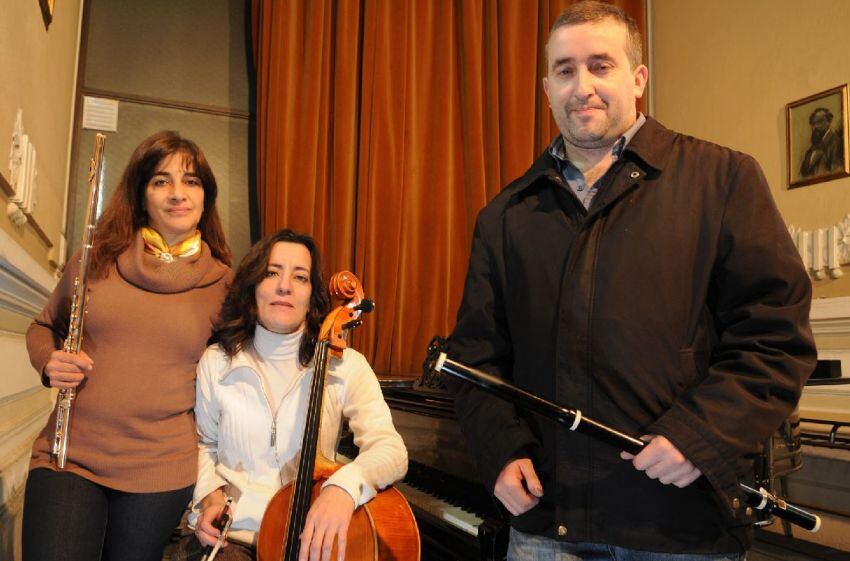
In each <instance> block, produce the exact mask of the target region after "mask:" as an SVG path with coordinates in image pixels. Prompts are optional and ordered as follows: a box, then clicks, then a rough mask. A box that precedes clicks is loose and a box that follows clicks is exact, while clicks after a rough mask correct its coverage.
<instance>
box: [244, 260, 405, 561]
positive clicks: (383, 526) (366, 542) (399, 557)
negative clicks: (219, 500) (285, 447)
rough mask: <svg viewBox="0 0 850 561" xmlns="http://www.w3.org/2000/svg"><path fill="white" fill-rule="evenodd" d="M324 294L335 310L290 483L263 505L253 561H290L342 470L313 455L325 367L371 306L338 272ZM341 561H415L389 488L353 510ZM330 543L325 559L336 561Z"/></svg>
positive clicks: (319, 354) (321, 342) (318, 356)
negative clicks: (313, 509) (314, 508)
mask: <svg viewBox="0 0 850 561" xmlns="http://www.w3.org/2000/svg"><path fill="white" fill-rule="evenodd" d="M329 285H330V286H329V288H330V293H331V296H332V298H333V299H334V300H335V301H337V302H338V303H339V304H338V305H337V306H336V307H335V308H334V309H333V310H332V311H331V313H330V314H328V316H327V317H326V318H325V320H324V322H323V323H322V327H321V330H320V331H319V338H318V342H317V343H316V351H315V355H314V363H313V364H314V369H313V379H312V381H311V386H310V398H309V402H308V406H307V418H306V424H305V427H304V437H303V439H302V441H301V458H300V460H299V462H298V470H297V473H296V476H295V480H294V481H292V482H291V483H289V484H287V485H285V486H284V487H282V488H281V489H280V490H279V491H278V492H277V493H275V495H274V496H273V497H272V499H271V500H270V501H269V504H268V506H267V507H266V511H265V513H264V514H263V520H262V522H261V523H260V531H259V534H258V537H257V559H258V560H259V561H296V560H297V559H298V553H299V549H300V547H301V539H300V536H301V532H302V531H303V529H304V523H305V520H306V518H307V512H308V511H309V510H310V505H311V504H312V503H313V501H314V500H316V498H317V497H318V496H319V493H320V492H321V490H322V484H323V483H324V482H325V480H327V479H328V477H330V476H331V475H333V473H334V472H336V470H338V469H339V468H340V467H342V464H339V463H336V462H334V461H332V460H330V459H328V458H325V457H324V456H323V455H322V453H321V452H320V451H319V445H318V443H319V428H320V424H321V412H322V400H323V398H324V390H325V378H326V375H327V371H328V365H329V364H330V361H331V360H332V359H334V358H337V359H341V358H342V352H343V351H344V350H345V348H346V346H347V344H346V339H345V336H346V333H347V332H348V331H349V330H350V329H353V328H355V327H357V326H359V325H360V324H361V323H362V320H361V319H360V317H361V315H362V314H363V313H368V312H371V311H372V309H374V303H373V302H372V301H371V300H369V299H367V298H365V296H364V293H363V287H362V285H361V284H360V281H359V280H358V279H357V277H355V276H354V275H353V274H352V273H350V272H348V271H342V272H339V273H336V274H335V275H333V277H331V280H330V282H329ZM346 541H347V546H346V550H345V559H346V561H391V560H392V561H418V560H419V555H420V547H419V530H418V528H417V526H416V520H415V519H414V517H413V512H412V511H411V510H410V505H408V504H407V500H406V499H405V498H404V496H403V495H402V494H401V492H400V491H398V490H397V489H395V488H394V487H387V488H386V489H384V490H383V491H379V492H378V494H377V496H375V498H373V499H372V500H371V501H369V502H368V503H366V504H365V505H363V506H360V507H358V508H356V509H355V511H354V514H353V515H352V517H351V523H350V524H349V526H348V537H347V540H346ZM337 546H338V544H337V543H336V542H334V546H333V551H332V552H331V559H333V560H336V559H337Z"/></svg>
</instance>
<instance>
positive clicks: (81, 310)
mask: <svg viewBox="0 0 850 561" xmlns="http://www.w3.org/2000/svg"><path fill="white" fill-rule="evenodd" d="M105 141H106V136H104V135H103V134H100V133H97V134H96V135H95V137H94V154H93V155H92V158H91V162H90V163H89V203H88V206H87V207H86V222H85V226H84V227H83V244H82V247H81V249H80V269H79V271H78V273H77V276H76V278H75V279H74V298H73V300H71V320H70V324H69V325H68V336H67V337H66V338H65V344H64V345H63V346H62V350H63V351H65V352H66V353H73V354H79V352H80V345H81V344H82V342H83V320H84V319H85V317H86V300H87V293H86V289H87V281H88V279H87V277H88V275H87V272H88V267H89V258H90V254H91V249H92V243H93V242H94V228H95V223H96V222H97V214H98V207H99V205H100V195H101V192H102V191H103V178H104V171H105V169H106V168H105V165H104V160H103V145H104V142H105ZM75 398H76V391H75V390H74V388H63V389H60V390H59V396H58V397H57V399H56V425H55V426H56V429H55V430H54V431H53V446H52V448H51V451H50V453H51V454H52V455H53V457H54V459H55V461H56V467H58V468H59V469H64V468H65V459H66V457H67V454H68V433H69V431H70V427H71V410H72V406H73V405H74V399H75Z"/></svg>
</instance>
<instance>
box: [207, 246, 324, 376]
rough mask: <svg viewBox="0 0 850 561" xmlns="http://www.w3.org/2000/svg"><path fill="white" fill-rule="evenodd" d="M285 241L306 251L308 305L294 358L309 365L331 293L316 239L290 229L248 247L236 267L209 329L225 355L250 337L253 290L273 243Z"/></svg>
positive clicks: (253, 326) (253, 319)
mask: <svg viewBox="0 0 850 561" xmlns="http://www.w3.org/2000/svg"><path fill="white" fill-rule="evenodd" d="M280 242H289V243H297V244H301V245H303V246H304V247H306V248H307V250H308V251H309V252H310V261H311V263H310V285H311V288H312V291H311V293H310V307H309V309H308V310H307V320H306V322H305V325H304V336H303V337H302V338H301V346H300V347H299V349H298V360H299V362H301V364H302V365H303V366H307V365H309V364H310V361H311V360H313V353H314V352H315V350H316V341H317V340H318V338H319V328H321V326H322V320H324V319H325V316H326V315H327V314H328V312H330V309H331V295H330V292H329V291H328V286H327V283H326V282H325V278H324V274H323V273H322V258H321V256H320V255H319V249H318V248H317V247H316V242H315V241H313V238H311V237H310V236H308V235H307V234H299V233H297V232H293V231H292V230H290V229H285V230H278V231H277V232H275V233H273V234H270V235H268V236H266V237H265V238H263V239H262V240H260V241H258V242H257V243H255V244H254V245H253V247H251V249H249V250H248V253H247V255H245V258H244V259H242V262H241V263H240V264H239V268H238V269H237V270H236V276H235V277H234V279H233V282H232V283H231V285H230V290H229V291H228V292H227V296H226V297H225V299H224V305H223V306H222V308H221V317H220V319H219V321H218V323H217V324H216V326H215V328H214V329H213V334H212V337H210V344H213V343H218V344H219V345H221V348H222V349H224V352H225V353H227V356H229V357H233V356H234V355H236V353H238V352H239V351H242V350H245V348H246V347H247V345H248V344H250V342H251V341H252V340H253V339H254V332H255V330H256V327H257V323H258V322H259V320H260V318H259V314H258V312H257V297H256V289H257V285H258V284H260V283H261V282H262V281H263V279H264V278H266V271H268V266H269V257H270V256H271V253H272V248H273V247H274V245H275V244H276V243H280Z"/></svg>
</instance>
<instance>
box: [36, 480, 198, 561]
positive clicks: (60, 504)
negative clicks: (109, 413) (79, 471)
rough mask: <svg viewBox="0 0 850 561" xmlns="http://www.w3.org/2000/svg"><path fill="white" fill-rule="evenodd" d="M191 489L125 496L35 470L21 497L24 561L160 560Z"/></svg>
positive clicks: (110, 490) (84, 482)
mask: <svg viewBox="0 0 850 561" xmlns="http://www.w3.org/2000/svg"><path fill="white" fill-rule="evenodd" d="M193 488H194V485H192V486H189V487H186V488H184V489H178V490H176V491H164V492H162V493H125V492H123V491H116V490H114V489H109V488H108V487H103V486H102V485H98V484H97V483H92V482H91V481H89V480H88V479H85V478H83V477H80V476H79V475H75V474H73V473H69V472H57V471H53V470H50V469H46V468H38V469H34V470H32V471H30V473H29V477H28V478H27V487H26V491H25V494H24V528H23V561H160V560H161V559H162V549H163V547H164V546H165V544H166V543H167V542H168V537H169V535H170V534H171V531H172V530H173V529H174V527H175V526H177V523H178V522H180V516H181V515H182V514H183V511H184V510H185V508H186V505H187V504H188V503H189V499H191V498H192V490H193Z"/></svg>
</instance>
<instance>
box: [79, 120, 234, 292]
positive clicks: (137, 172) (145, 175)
mask: <svg viewBox="0 0 850 561" xmlns="http://www.w3.org/2000/svg"><path fill="white" fill-rule="evenodd" d="M177 153H179V154H182V155H183V157H184V158H186V159H187V162H186V163H191V164H192V167H193V168H194V170H195V173H196V174H197V176H198V177H199V178H200V180H201V183H202V185H203V187H204V212H203V213H202V214H201V221H200V222H199V223H198V230H200V231H201V238H202V239H203V240H204V241H205V242H207V245H209V246H210V251H211V252H212V255H213V257H215V258H216V259H218V260H219V261H221V262H222V263H224V264H225V265H228V266H230V248H229V247H228V246H227V242H226V241H225V239H224V230H223V229H222V227H221V219H220V218H219V216H218V211H217V210H216V208H215V200H216V197H217V196H218V184H217V183H216V181H215V176H214V175H213V172H212V169H210V165H209V163H208V162H207V159H206V157H204V153H203V152H201V149H200V148H198V145H197V144H195V143H194V142H192V141H191V140H189V139H188V138H183V137H182V136H180V135H179V134H178V133H176V132H175V131H161V132H158V133H156V134H154V135H152V136H149V137H148V138H146V139H145V140H143V141H142V143H141V144H139V145H138V146H137V147H136V150H135V151H134V152H133V155H132V156H131V157H130V161H129V162H128V163H127V167H126V168H124V174H123V175H122V176H121V181H120V182H119V183H118V186H117V187H116V188H115V192H114V193H113V194H112V197H110V199H109V204H108V205H107V207H106V209H105V210H104V211H103V216H101V217H100V220H98V222H97V228H96V230H95V236H94V247H93V248H92V257H91V266H90V269H89V270H90V271H91V276H92V278H95V279H99V278H104V277H105V276H106V275H107V273H108V271H109V266H110V265H111V264H112V263H113V262H114V261H115V259H116V258H117V257H118V256H119V255H121V253H123V252H124V250H126V249H127V248H128V247H130V243H131V242H132V240H133V236H134V235H135V234H136V231H137V230H139V228H141V227H142V226H147V225H148V213H147V211H146V210H145V193H146V191H147V185H148V181H150V179H151V177H153V175H154V173H155V172H156V168H157V166H159V163H160V162H161V161H162V160H163V159H165V158H166V157H168V156H170V155H171V154H177Z"/></svg>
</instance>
